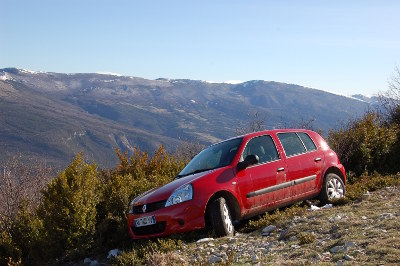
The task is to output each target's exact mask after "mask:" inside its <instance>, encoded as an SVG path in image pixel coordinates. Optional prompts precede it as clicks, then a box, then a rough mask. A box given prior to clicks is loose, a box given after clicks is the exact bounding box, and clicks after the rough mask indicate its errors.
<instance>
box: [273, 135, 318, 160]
mask: <svg viewBox="0 0 400 266" xmlns="http://www.w3.org/2000/svg"><path fill="white" fill-rule="evenodd" d="M291 133H294V134H295V135H296V136H297V138H298V139H299V140H300V142H301V144H302V145H303V148H304V149H305V152H303V153H296V154H293V155H290V156H288V155H287V154H286V150H285V147H284V146H283V144H282V141H281V139H280V138H279V134H291ZM298 133H304V134H307V132H303V131H293V132H279V133H276V137H277V138H278V140H279V142H280V144H281V146H282V149H283V152H284V153H285V156H286V158H292V157H296V156H299V155H303V154H306V153H311V152H315V151H318V146H317V145H316V144H315V141H314V140H313V138H312V137H311V136H310V135H309V134H307V136H308V137H309V138H310V139H311V141H312V142H313V143H314V145H315V147H316V149H315V150H312V151H309V150H307V147H306V145H305V144H304V142H303V140H302V139H301V138H300V136H299V135H298Z"/></svg>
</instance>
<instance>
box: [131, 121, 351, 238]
mask: <svg viewBox="0 0 400 266" xmlns="http://www.w3.org/2000/svg"><path fill="white" fill-rule="evenodd" d="M345 183H346V175H345V170H344V167H343V165H342V164H341V163H340V161H339V159H338V157H337V155H336V153H335V152H334V151H333V150H331V149H330V148H329V146H328V145H327V143H326V142H325V141H324V139H323V138H322V137H321V136H320V135H318V134H317V133H315V132H313V131H310V130H302V129H281V130H267V131H261V132H255V133H251V134H247V135H244V136H240V137H235V138H232V139H229V140H225V141H223V142H220V143H217V144H214V145H212V146H209V147H208V148H206V149H204V150H203V151H202V152H200V153H199V154H198V155H197V156H195V157H194V158H193V160H191V161H190V162H189V164H188V165H187V166H186V167H185V168H184V169H183V170H182V172H181V173H180V174H179V175H178V176H177V177H176V179H175V180H174V181H172V182H170V183H168V184H166V185H164V186H162V187H160V188H154V189H152V190H149V191H147V192H145V193H143V194H142V195H140V196H138V197H136V198H135V199H134V200H133V201H132V202H131V206H130V209H129V213H128V227H129V232H130V235H131V237H132V238H134V239H138V238H149V237H157V236H164V235H168V234H173V233H182V232H186V231H192V230H196V229H200V228H204V227H205V225H206V222H210V224H211V225H212V227H213V229H214V231H215V234H216V235H217V236H226V235H233V234H234V230H235V229H234V226H233V222H234V221H239V220H242V219H245V218H249V217H251V216H254V215H257V214H260V213H263V212H266V211H268V210H271V209H276V208H278V207H282V206H285V205H290V204H293V203H295V202H297V201H302V200H305V199H310V198H315V197H319V199H320V201H321V202H322V203H326V202H328V201H329V200H331V199H336V198H340V197H343V196H344V193H345Z"/></svg>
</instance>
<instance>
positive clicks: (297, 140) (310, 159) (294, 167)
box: [277, 132, 324, 197]
mask: <svg viewBox="0 0 400 266" xmlns="http://www.w3.org/2000/svg"><path fill="white" fill-rule="evenodd" d="M277 136H278V138H279V141H280V142H281V144H282V147H283V149H284V152H285V156H286V165H287V180H288V181H289V182H291V188H290V195H291V197H301V196H302V195H305V194H310V193H312V192H313V191H314V190H315V189H316V186H317V180H319V177H320V175H321V170H322V165H323V160H324V157H323V156H324V155H323V152H322V151H321V150H318V149H317V147H316V145H315V144H314V142H313V140H312V139H311V138H310V136H309V135H308V134H307V133H304V132H287V133H278V134H277Z"/></svg>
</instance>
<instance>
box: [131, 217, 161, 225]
mask: <svg viewBox="0 0 400 266" xmlns="http://www.w3.org/2000/svg"><path fill="white" fill-rule="evenodd" d="M155 223H156V217H155V216H154V215H152V216H145V217H140V218H137V219H135V227H141V226H146V225H152V224H155Z"/></svg>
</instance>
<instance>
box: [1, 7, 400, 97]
mask: <svg viewBox="0 0 400 266" xmlns="http://www.w3.org/2000/svg"><path fill="white" fill-rule="evenodd" d="M396 65H400V1H384V0H382V1H234V0H233V1H223V0H221V1H217V0H214V1H187V0H186V1H174V0H172V1H166V0H164V1H161V0H160V1H120V0H114V1H103V0H96V1H94V0H79V1H76V0H48V1H44V0H36V1H33V0H30V1H19V0H0V68H3V67H18V68H24V69H29V70H36V71H50V72H67V73H81V72H114V73H119V74H123V75H130V76H137V77H144V78H149V79H155V78H159V77H164V78H189V79H197V80H207V81H227V80H241V81H247V80H254V79H262V80H269V81H271V80H272V81H279V82H286V83H294V84H299V85H303V86H307V87H312V88H318V89H323V90H326V91H331V92H336V93H340V94H345V95H350V94H355V93H362V94H365V95H372V94H375V93H377V92H379V91H382V90H386V89H387V81H388V79H389V78H390V76H391V75H392V73H393V72H394V69H395V67H396Z"/></svg>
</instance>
